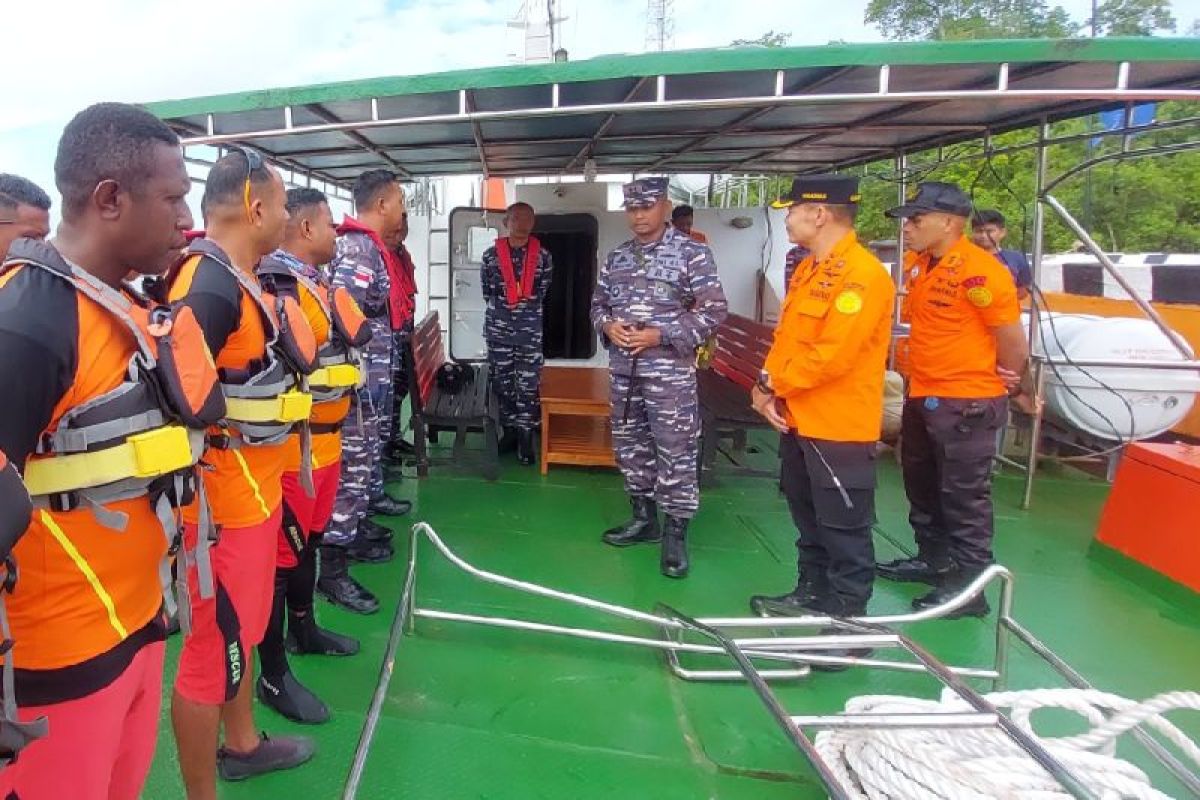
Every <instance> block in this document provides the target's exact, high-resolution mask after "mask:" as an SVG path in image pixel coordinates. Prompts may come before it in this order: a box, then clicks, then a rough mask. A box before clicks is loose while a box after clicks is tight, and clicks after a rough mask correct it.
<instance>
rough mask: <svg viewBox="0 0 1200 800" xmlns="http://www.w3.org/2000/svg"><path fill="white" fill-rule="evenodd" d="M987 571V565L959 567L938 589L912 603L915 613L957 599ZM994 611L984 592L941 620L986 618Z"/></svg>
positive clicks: (949, 574) (947, 576)
mask: <svg viewBox="0 0 1200 800" xmlns="http://www.w3.org/2000/svg"><path fill="white" fill-rule="evenodd" d="M985 569H987V565H984V566H975V567H959V568H957V569H955V570H952V571H951V572H950V573H948V574H947V575H946V577H945V578H944V579H943V580H942V582H941V583H940V584H938V586H937V588H935V589H934V590H933V591H932V592H929V593H928V594H923V595H921V596H920V597H918V598H917V599H915V600H913V601H912V607H913V610H914V611H924V610H925V609H927V608H933V607H935V606H940V605H942V604H943V603H948V602H950V601H951V600H953V599H954V598H955V596H957V595H958V594H959V593H960V592H962V590H963V589H965V588H966V587H967V584H969V583H970V582H971V581H973V580H975V579H976V578H978V577H979V573H981V572H983V571H984V570H985ZM991 610H992V609H991V607H990V606H989V605H988V601H987V597H985V596H984V593H983V592H979V594H977V595H975V596H974V597H972V598H971V599H970V600H969V601H968V602H967V604H966V605H964V606H963V607H962V608H959V609H957V610H956V611H951V612H950V613H949V614H946V615H945V616H943V617H939V619H959V618H960V617H986V616H987V615H988V612H990V611H991Z"/></svg>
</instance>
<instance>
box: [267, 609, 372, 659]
mask: <svg viewBox="0 0 1200 800" xmlns="http://www.w3.org/2000/svg"><path fill="white" fill-rule="evenodd" d="M283 643H284V646H285V647H287V651H288V652H289V653H301V654H309V655H318V656H352V655H354V654H355V653H357V652H358V648H359V644H358V639H355V638H354V637H352V636H343V635H342V634H340V633H334V632H333V631H327V630H325V629H324V628H322V627H321V626H320V625H318V624H317V620H316V618H315V617H314V616H313V614H312V611H309V613H307V614H304V615H300V614H296V613H295V612H289V613H288V633H287V638H286V639H284V640H283Z"/></svg>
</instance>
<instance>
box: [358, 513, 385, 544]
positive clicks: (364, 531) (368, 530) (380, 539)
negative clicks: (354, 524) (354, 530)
mask: <svg viewBox="0 0 1200 800" xmlns="http://www.w3.org/2000/svg"><path fill="white" fill-rule="evenodd" d="M357 538H360V539H365V540H366V541H368V542H374V543H376V544H387V543H388V542H390V541H392V529H391V528H389V527H387V526H386V525H380V524H379V523H378V522H374V521H372V520H369V519H363V520H360V521H359V523H358V536H357Z"/></svg>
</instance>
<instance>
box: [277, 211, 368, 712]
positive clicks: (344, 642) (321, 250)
mask: <svg viewBox="0 0 1200 800" xmlns="http://www.w3.org/2000/svg"><path fill="white" fill-rule="evenodd" d="M287 209H288V226H287V232H286V233H285V234H284V239H283V245H282V246H281V247H280V248H279V249H278V250H276V251H275V252H274V253H272V254H271V255H269V256H267V257H266V258H264V259H263V260H262V262H260V263H259V266H258V276H259V281H260V282H261V283H262V285H263V287H264V288H265V289H267V290H268V291H270V292H271V293H272V294H276V295H287V296H290V297H292V298H294V299H295V300H296V302H297V303H299V305H300V308H301V309H302V310H303V311H304V316H305V318H306V319H307V320H308V324H309V326H310V327H311V328H312V329H313V333H314V335H315V336H316V341H317V346H318V348H319V350H318V353H317V355H318V359H319V364H318V370H317V371H316V372H314V373H313V374H312V375H310V376H309V389H310V390H311V391H312V394H313V410H312V416H311V417H310V418H309V428H310V432H311V435H312V447H311V453H310V460H311V464H312V485H313V487H314V492H313V494H312V495H309V494H308V492H306V491H305V489H304V485H303V480H302V477H301V471H300V460H301V458H302V450H303V448H302V447H301V441H300V434H299V433H293V434H292V436H291V437H289V439H288V445H287V446H288V453H287V464H286V466H285V467H284V473H283V525H282V526H281V527H280V530H279V542H278V547H277V551H276V556H275V597H274V601H273V603H272V605H271V619H270V622H269V623H268V625H267V631H266V634H265V636H264V637H263V641H262V643H261V644H259V646H258V655H259V664H260V675H259V678H258V697H259V699H260V700H261V701H262V702H263V704H264V705H267V706H270V707H271V708H273V709H275V710H276V711H278V712H279V713H280V714H282V715H283V716H285V717H287V718H288V719H291V720H294V721H296V722H305V723H318V722H325V721H326V720H327V719H329V709H328V708H327V707H326V706H325V704H324V703H322V702H321V700H320V698H318V697H317V696H316V695H315V694H313V693H312V692H311V691H310V690H309V689H308V688H307V687H305V686H304V685H303V684H302V683H300V681H299V680H297V679H296V677H295V676H294V675H293V674H292V671H291V669H290V668H289V666H288V660H287V652H286V650H285V637H284V618H285V614H284V610H285V608H286V611H287V613H286V619H287V630H288V633H287V637H286V644H287V649H288V650H292V651H293V652H296V653H315V654H318V655H330V656H348V655H353V654H354V653H357V652H358V646H359V645H358V641H357V640H356V639H352V638H350V637H349V636H342V635H340V634H336V633H333V632H332V631H328V630H325V629H324V628H321V627H319V626H318V625H317V620H316V617H315V615H314V613H313V592H314V589H315V588H316V580H317V546H318V545H319V543H320V541H321V535H322V532H323V531H324V529H325V526H326V525H328V524H329V518H330V516H331V515H332V514H333V503H334V499H335V498H336V497H337V488H338V482H339V481H340V480H341V473H342V435H341V428H342V423H343V421H344V420H345V419H346V414H347V413H348V412H349V410H350V395H351V393H352V392H353V391H354V388H355V387H356V386H357V385H358V382H359V379H360V374H361V369H360V365H359V361H360V357H359V354H358V348H359V347H360V346H362V345H363V344H365V343H366V339H367V338H369V337H370V333H371V332H370V328H369V327H368V326H367V322H366V319H365V318H364V317H363V316H362V313H361V312H360V311H359V310H358V306H357V304H356V303H355V302H354V300H353V298H351V297H350V294H349V292H346V290H344V289H339V290H337V291H336V292H331V291H330V289H329V281H328V279H327V278H326V277H325V275H324V274H323V273H322V272H321V269H320V266H321V265H323V264H328V263H329V262H330V261H331V260H332V259H333V257H334V254H335V253H336V250H337V230H336V226H335V225H334V222H333V215H332V213H330V211H329V204H328V202H327V201H326V199H325V195H324V194H323V193H321V192H320V191H318V190H316V189H289V190H288V193H287Z"/></svg>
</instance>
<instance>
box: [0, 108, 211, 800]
mask: <svg viewBox="0 0 1200 800" xmlns="http://www.w3.org/2000/svg"><path fill="white" fill-rule="evenodd" d="M54 172H55V181H56V183H57V184H58V189H59V191H60V192H61V194H62V198H63V208H62V223H61V225H60V226H59V228H58V234H57V236H56V237H55V238H54V240H53V241H51V242H39V241H34V240H33V239H27V238H26V239H18V240H16V241H15V242H13V243H12V247H11V248H10V250H9V257H10V259H11V260H10V261H9V262H8V263H7V264H6V266H5V268H4V269H3V273H2V275H0V375H3V376H5V379H6V386H5V389H4V393H5V394H4V413H3V414H2V415H0V450H3V452H5V453H7V454H8V456H9V457H10V458H11V459H12V462H13V464H15V465H16V466H17V468H18V469H20V470H21V471H22V473H23V474H24V475H25V478H26V482H27V483H28V484H29V486H30V491H31V492H32V493H34V494H35V497H34V501H35V504H36V508H35V509H34V513H33V522H32V524H31V525H29V527H28V528H27V529H26V530H25V532H24V534H23V535H22V536H21V539H20V541H18V542H17V543H16V546H15V548H14V549H13V556H14V558H15V559H16V561H17V562H18V563H19V565H20V579H19V580H18V582H17V584H16V588H15V590H14V592H13V594H12V595H11V596H10V597H8V598H6V602H7V605H8V614H9V620H10V623H11V626H12V638H13V640H14V641H15V644H14V645H13V649H12V650H11V651H10V652H9V657H10V658H11V659H12V663H13V664H14V665H15V667H16V670H15V671H16V700H17V701H18V702H19V703H20V705H21V711H20V717H21V719H22V720H33V719H37V718H38V717H43V716H44V717H47V718H48V719H49V723H50V730H49V735H48V736H46V737H45V738H43V739H39V740H37V741H35V742H33V743H32V744H30V745H29V746H28V747H27V748H26V749H25V750H24V752H22V753H21V757H20V759H19V760H18V761H16V762H15V763H13V764H11V765H9V766H8V767H6V768H5V769H4V771H3V772H0V797H20V798H21V800H64V798H71V799H72V800H134V798H137V797H139V796H140V794H141V789H142V785H143V783H144V782H145V778H146V774H147V772H148V771H149V769H150V763H151V760H152V759H153V756H154V746H155V740H156V731H157V729H158V719H159V709H160V706H161V696H162V673H163V653H164V644H163V640H164V638H165V626H164V621H163V618H162V615H161V613H160V609H161V607H162V602H163V596H162V588H161V586H160V582H159V569H160V565H162V564H163V563H164V557H165V555H166V552H167V539H166V537H165V536H164V527H163V524H162V522H160V519H159V517H158V516H157V515H156V513H155V507H154V505H153V504H152V502H150V498H151V496H152V495H151V494H150V493H148V492H142V493H141V494H140V495H137V496H129V494H125V495H124V497H125V499H113V500H112V501H111V502H103V503H98V504H97V505H93V504H92V502H91V501H90V500H87V499H86V498H88V497H92V498H95V496H96V495H95V493H96V492H97V491H99V490H102V489H104V488H105V487H103V486H94V485H92V486H88V487H82V486H81V487H80V488H79V490H78V491H69V492H67V491H56V492H55V493H54V494H53V495H47V494H42V493H41V492H38V491H36V490H35V486H36V485H37V483H38V482H39V480H40V479H39V478H37V475H38V473H39V471H41V474H42V475H43V476H45V475H46V474H47V471H48V470H50V471H52V470H53V469H54V468H55V462H59V463H60V464H65V462H66V461H67V460H68V459H74V460H75V462H76V463H78V462H79V459H80V458H81V457H82V458H83V459H84V460H85V461H86V460H87V459H88V458H89V457H90V456H103V455H104V454H105V453H106V452H111V451H113V450H114V449H115V448H116V447H118V446H123V444H116V443H114V439H115V442H123V441H124V442H127V441H128V440H127V439H126V436H125V435H124V434H118V435H115V436H114V434H112V433H111V432H110V434H109V436H108V437H107V440H106V441H95V440H93V441H92V442H91V443H90V444H91V447H90V448H87V449H90V450H91V451H92V452H90V453H86V452H76V454H74V455H67V453H68V452H70V451H71V450H76V451H79V449H80V443H79V442H76V443H74V444H71V443H70V442H69V441H68V437H69V436H70V435H71V434H72V433H73V432H74V433H78V434H84V433H85V430H86V429H84V428H82V426H84V425H88V424H94V423H95V422H97V420H96V417H97V416H102V415H104V414H105V413H106V412H107V411H109V410H111V409H113V408H114V407H116V406H120V405H121V403H122V398H123V399H124V401H125V403H124V407H123V408H122V409H120V412H119V413H117V416H122V415H127V414H129V413H130V412H131V409H130V406H131V405H132V401H135V399H136V398H137V397H138V396H139V395H141V396H142V397H145V390H146V389H147V380H148V378H147V376H146V375H145V374H144V373H142V374H138V375H137V376H136V377H135V376H134V375H133V374H131V365H132V364H134V363H135V362H134V359H135V357H136V356H139V355H141V354H140V353H139V347H138V343H137V341H136V340H135V338H134V335H133V333H132V331H131V330H130V327H129V325H128V324H127V322H126V321H123V320H122V319H121V318H120V317H119V316H118V314H117V313H114V312H113V311H112V310H110V309H109V308H108V307H107V306H105V305H104V304H102V302H100V300H98V299H97V298H100V297H102V295H103V294H107V296H108V297H109V298H111V299H112V300H113V302H114V303H116V304H129V303H131V300H130V295H129V294H128V293H127V291H126V289H125V288H124V287H123V283H122V281H123V279H124V278H125V277H126V276H127V275H129V274H130V273H142V274H158V273H162V272H165V271H166V270H167V268H168V267H169V266H170V264H171V259H172V258H173V257H174V256H175V255H176V254H177V253H178V251H179V249H180V248H181V247H182V246H183V244H184V238H183V234H184V231H186V230H187V229H188V228H189V227H191V224H192V218H191V214H190V212H189V211H188V207H187V203H186V200H185V198H186V196H187V193H188V190H189V189H190V188H191V183H190V181H189V180H188V175H187V171H186V169H185V167H184V162H183V152H182V150H181V149H180V147H179V140H178V138H177V137H176V136H175V134H174V133H172V132H171V130H170V129H169V128H167V127H166V126H165V125H164V124H163V123H162V122H161V121H159V120H157V119H156V118H154V117H153V116H151V115H150V114H148V113H146V112H145V111H142V110H141V109H137V108H134V107H133V106H126V105H121V104H117V103H102V104H100V105H96V106H92V107H90V108H88V109H86V110H84V111H82V112H80V113H79V114H78V115H77V116H76V117H75V118H74V119H73V120H71V122H70V123H68V125H67V126H66V128H65V129H64V131H63V136H62V139H61V141H60V142H59V145H58V155H57V158H56V159H55V164H54ZM73 270H74V272H73ZM72 274H74V275H75V276H77V278H78V279H79V280H80V281H81V284H79V285H83V284H86V285H87V292H88V293H87V294H85V293H84V291H83V290H80V289H78V288H76V287H73V286H72V281H70V280H68V279H67V277H69V276H71V275H72ZM197 354H198V355H199V356H200V357H201V358H204V357H205V355H204V354H203V352H202V351H198V352H197ZM85 405H86V406H88V407H90V408H91V410H90V411H85V412H82V413H81V409H82V408H83V407H84V406H85ZM152 405H153V406H154V411H153V412H151V413H149V414H147V415H146V416H144V417H143V418H142V420H143V422H144V423H146V424H151V425H152V424H153V423H149V422H147V421H148V420H149V419H150V418H151V417H152V416H155V415H156V414H166V413H170V412H169V409H166V408H165V407H160V406H159V405H158V401H152ZM160 409H161V410H160ZM88 415H91V417H90V419H89V418H88ZM120 421H121V422H128V423H129V424H130V428H128V429H127V430H134V429H135V427H134V424H135V420H134V419H133V418H132V417H126V419H124V420H120ZM143 427H145V426H143ZM157 430H158V431H162V430H163V428H162V426H161V423H158V428H157ZM91 432H92V433H93V434H95V433H96V432H97V429H96V428H94V427H93V428H92V430H91ZM146 433H148V434H151V435H153V434H155V433H156V431H155V430H146ZM96 438H100V437H96ZM86 440H87V437H86V436H83V437H82V441H83V442H85V443H86ZM84 447H86V444H85V445H84ZM93 477H98V475H93ZM112 477H113V478H114V479H115V478H118V477H119V476H118V475H116V474H114V475H113V476H112ZM88 483H91V484H94V481H88ZM120 483H125V484H129V483H131V481H130V480H124V481H118V482H117V485H119V484H120ZM110 485H113V484H110ZM146 488H149V487H146ZM125 490H126V492H127V491H128V486H126V489H125ZM135 494H136V493H135ZM172 502H174V501H173V500H172ZM172 527H174V526H173V525H172ZM168 533H170V534H173V533H174V531H169V532H168Z"/></svg>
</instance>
